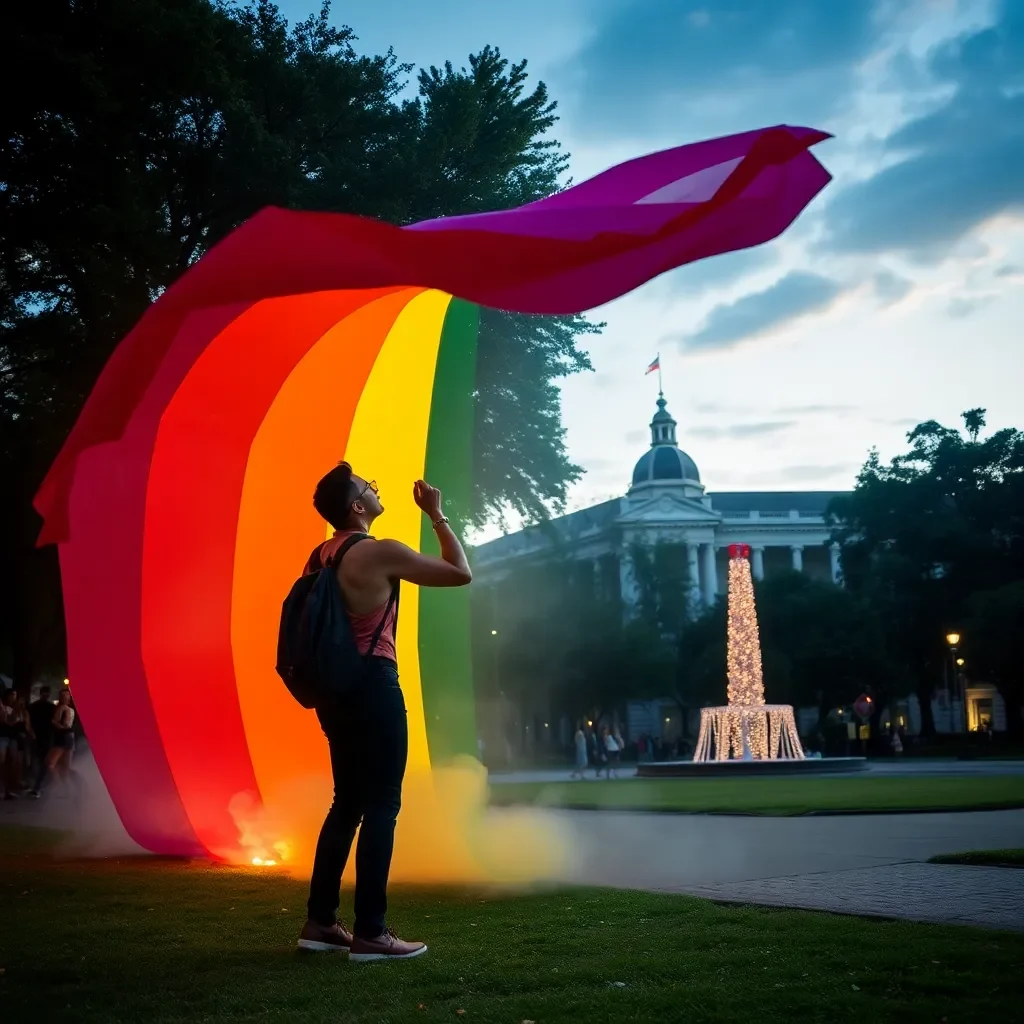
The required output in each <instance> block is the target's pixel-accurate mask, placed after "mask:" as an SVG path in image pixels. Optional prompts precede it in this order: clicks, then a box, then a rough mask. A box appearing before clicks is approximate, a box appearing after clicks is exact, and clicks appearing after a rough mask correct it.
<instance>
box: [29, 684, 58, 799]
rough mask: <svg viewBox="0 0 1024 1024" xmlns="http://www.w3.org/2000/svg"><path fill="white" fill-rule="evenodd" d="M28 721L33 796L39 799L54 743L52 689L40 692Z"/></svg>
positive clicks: (30, 710)
mask: <svg viewBox="0 0 1024 1024" xmlns="http://www.w3.org/2000/svg"><path fill="white" fill-rule="evenodd" d="M28 720H29V724H30V725H31V726H32V733H33V737H34V738H33V740H32V755H33V756H32V771H33V773H34V776H35V778H34V781H33V784H32V790H31V795H32V796H34V797H38V796H39V793H40V787H41V786H42V784H43V779H44V778H45V776H46V758H47V756H48V755H49V753H50V747H51V745H52V743H53V701H52V700H51V698H50V688H49V687H48V686H44V687H42V688H41V689H40V690H39V697H38V698H37V699H36V700H34V701H32V703H31V704H29V706H28Z"/></svg>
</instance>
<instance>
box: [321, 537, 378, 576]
mask: <svg viewBox="0 0 1024 1024" xmlns="http://www.w3.org/2000/svg"><path fill="white" fill-rule="evenodd" d="M369 539H370V535H369V534H368V533H355V534H353V535H352V536H351V537H349V538H348V539H347V540H346V541H345V543H344V544H342V545H341V547H340V548H338V550H337V551H335V553H334V557H333V558H328V559H327V561H326V562H323V563H322V566H323V568H324V569H337V568H338V566H339V565H340V564H341V560H342V559H343V558H344V557H345V556H346V555H347V554H348V553H349V551H351V550H352V548H354V547H355V546H356V545H357V544H358V543H359V542H360V541H361V540H369Z"/></svg>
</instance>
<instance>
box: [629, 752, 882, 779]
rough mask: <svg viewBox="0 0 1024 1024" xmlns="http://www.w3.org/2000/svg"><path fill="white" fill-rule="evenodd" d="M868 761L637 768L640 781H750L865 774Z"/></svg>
mask: <svg viewBox="0 0 1024 1024" xmlns="http://www.w3.org/2000/svg"><path fill="white" fill-rule="evenodd" d="M867 767H868V761H867V758H866V757H806V758H794V759H792V760H789V759H784V758H772V759H768V758H766V759H764V760H761V761H743V760H731V761H650V762H647V763H643V764H639V765H637V769H636V774H637V776H638V778H641V779H680V778H690V779H708V778H711V777H713V776H717V777H719V778H721V777H725V776H728V777H731V778H739V777H743V778H749V777H750V776H752V775H839V774H845V773H848V772H862V771H865V770H866V769H867Z"/></svg>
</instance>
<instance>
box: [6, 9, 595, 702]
mask: <svg viewBox="0 0 1024 1024" xmlns="http://www.w3.org/2000/svg"><path fill="white" fill-rule="evenodd" d="M5 24H7V26H8V31H9V42H8V46H9V48H10V50H11V52H17V53H18V55H19V57H20V58H21V62H22V66H23V67H31V68H32V87H31V88H22V87H17V88H13V87H12V88H9V89H8V90H7V91H6V94H5V103H4V113H3V118H4V131H3V133H2V134H0V223H2V225H3V228H2V239H0V331H2V334H0V474H2V478H3V481H4V494H5V499H4V502H3V503H2V511H0V515H2V516H3V520H2V524H0V525H2V527H3V529H2V531H0V533H2V541H0V562H2V570H3V573H2V574H3V578H4V579H5V581H8V586H7V587H6V589H5V595H6V596H5V601H6V606H5V608H4V613H5V614H4V626H5V627H6V628H5V629H4V631H3V632H4V633H5V634H6V637H5V640H6V643H7V645H8V646H10V645H11V643H12V637H13V638H16V639H17V644H16V645H15V649H14V651H13V653H8V656H7V658H6V660H8V661H11V660H12V659H13V662H14V664H13V667H14V670H15V674H16V675H17V677H18V678H19V680H21V681H22V682H24V681H25V680H26V679H28V678H30V677H31V676H32V675H33V674H34V673H35V672H36V671H37V670H39V669H41V668H44V667H47V668H55V667H57V666H58V665H59V661H60V652H59V642H58V638H59V635H60V630H59V623H60V615H59V607H60V602H59V591H58V589H57V588H58V587H59V581H58V579H57V575H56V570H55V559H54V556H53V553H52V552H44V553H35V552H34V551H33V549H32V545H33V542H34V537H35V533H36V530H37V526H38V524H37V522H36V519H35V516H34V514H33V513H32V511H31V508H30V501H31V497H32V495H33V493H34V491H35V489H36V487H37V486H38V484H39V482H40V480H41V478H42V476H43V474H44V473H45V470H46V468H47V467H48V465H49V463H50V462H51V460H52V458H53V457H54V455H55V454H56V452H57V450H58V448H59V446H60V444H61V442H62V441H63V439H64V437H65V436H66V435H67V432H68V430H69V429H70V427H71V425H72V423H73V422H74V419H75V417H76V416H77V413H78V410H79V409H80V407H81V404H82V402H83V401H84V399H85V397H86V395H87V394H88V392H89V390H90V388H91V387H92V384H93V382H94V381H95V379H96V377H97V375H98V374H99V372H100V370H101V369H102V367H103V365H104V364H105V362H106V360H107V359H108V358H109V356H110V354H111V352H112V351H113V349H114V347H115V345H116V344H117V342H118V341H119V340H120V338H122V337H123V336H124V335H125V333H127V331H128V330H129V329H130V327H131V326H132V325H133V324H134V323H135V321H136V320H137V319H138V318H139V316H140V315H141V314H142V312H143V311H144V309H145V308H146V306H147V305H148V304H149V303H150V302H151V301H152V300H153V299H154V298H155V297H157V296H158V295H159V294H160V293H161V291H162V290H163V289H165V288H166V287H167V286H168V285H169V284H170V283H171V282H172V281H174V280H175V278H177V277H178V276H179V275H180V274H181V273H182V272H183V271H184V270H186V269H187V268H188V267H189V266H190V265H191V264H192V263H193V262H194V261H195V260H196V259H198V258H199V257H200V256H201V255H202V254H203V252H205V251H206V249H207V248H209V246H211V245H212V244H214V243H215V242H217V241H218V240H219V239H220V238H222V237H223V236H224V235H225V234H227V233H228V232H229V231H231V230H232V229H233V228H234V227H236V226H237V225H238V224H239V223H241V222H242V221H243V220H245V219H246V218H247V217H249V216H251V215H252V214H253V213H254V212H256V211H257V210H258V209H260V208H261V207H263V206H266V205H268V204H275V205H280V206H287V207H292V208H299V209H316V210H325V211H343V212H348V213H356V214H363V215H369V216H375V217H382V218H386V219H388V220H390V221H393V222H396V223H408V222H410V221H414V220H418V219H422V218H426V217H436V216H440V215H447V214H458V213H467V212H472V211H477V210H485V209H497V208H502V207H509V206H515V205H518V204H521V203H524V202H528V201H531V200H534V199H538V198H541V197H542V196H545V195H548V194H550V193H552V192H554V191H557V190H558V189H559V188H561V187H563V186H564V185H565V184H566V181H565V172H566V168H567V164H568V154H566V153H565V152H564V151H563V150H562V149H561V148H560V146H559V143H558V142H557V140H556V139H555V138H553V137H552V136H551V131H552V129H553V127H554V125H555V123H556V120H557V117H556V114H555V103H554V102H553V101H552V100H551V99H550V97H549V95H548V92H547V89H546V87H545V85H544V84H543V83H542V82H537V83H531V82H530V80H529V78H528V73H527V65H526V61H525V60H524V61H520V62H518V63H510V62H509V61H508V60H507V59H506V58H505V57H503V56H502V54H501V52H500V51H499V50H498V49H497V48H495V47H490V46H489V47H485V48H484V49H483V50H482V51H480V52H479V53H476V54H472V55H470V56H469V59H468V66H466V67H457V66H454V65H453V64H451V63H446V64H444V65H443V66H442V67H431V68H429V69H425V70H423V71H421V72H420V73H419V77H418V81H417V84H418V94H417V95H415V96H414V97H412V98H406V97H405V96H404V89H405V86H406V84H407V80H408V76H409V74H410V72H411V71H412V68H411V66H410V65H408V64H403V63H401V62H400V60H399V58H398V57H397V56H396V55H395V54H394V53H393V52H392V51H390V50H389V51H388V52H387V53H385V54H377V55H366V54H362V53H360V52H359V51H358V49H357V39H356V36H355V34H354V32H353V30H352V29H350V28H347V27H340V28H339V27H336V26H334V25H332V24H331V20H330V9H329V4H328V3H327V2H324V4H323V6H322V8H321V9H320V10H319V12H316V13H313V14H311V15H310V16H309V17H308V18H307V19H305V20H304V21H302V22H299V23H298V24H294V25H289V24H288V23H287V22H286V21H285V19H284V18H282V16H281V14H280V12H279V11H278V9H277V7H276V6H275V5H274V4H273V3H271V2H269V0H250V2H249V3H247V4H245V5H241V6H239V5H236V4H233V3H228V2H227V0H173V2H172V0H108V2H105V3H102V4H84V3H72V2H63V3H58V4H45V5H32V4H22V5H18V6H17V7H15V8H14V9H12V11H11V12H10V13H9V14H8V16H7V18H6V21H5ZM599 329H600V328H599V326H596V325H593V324H591V323H589V322H588V321H587V320H586V319H585V318H583V317H572V316H569V317H555V318H550V317H529V316H513V315H510V314H504V313H500V312H497V311H494V310H484V311H482V317H481V330H480V341H479V355H478V365H477V379H476V391H477V400H478V410H479V427H478V429H477V430H476V431H475V433H474V445H475V448H474V458H475V462H476V472H475V474H474V475H475V480H476V491H475V503H474V507H473V509H471V510H468V515H467V516H466V518H468V519H469V520H470V521H473V522H476V523H481V522H483V521H485V520H486V519H487V518H491V517H494V516H495V515H498V514H501V513H502V512H504V511H506V510H509V509H512V510H514V511H516V512H518V513H520V514H522V515H524V516H526V517H528V518H540V517H542V516H543V515H544V514H545V513H546V511H547V510H548V509H549V508H555V509H559V508H561V507H562V505H563V503H564V500H565V494H566V487H567V486H568V485H569V484H570V483H571V482H572V481H573V480H575V479H577V478H578V477H579V475H580V473H581V470H580V469H579V467H577V466H574V465H573V464H572V463H571V462H570V461H569V459H568V457H567V455H566V449H565V444H564V432H563V430H562V426H561V419H560V409H559V403H558V392H557V388H556V385H555V382H556V381H557V380H558V379H559V378H560V377H562V376H564V375H566V374H570V373H574V372H577V371H580V370H584V369H587V368H588V367H589V365H590V364H589V362H588V358H587V356H586V354H585V352H584V351H582V350H581V349H580V348H579V347H578V345H577V342H576V339H577V338H578V337H579V336H580V335H585V334H587V333H593V332H594V331H596V330H599ZM32 637H37V638H38V639H37V640H35V641H33V640H31V639H30V638H32Z"/></svg>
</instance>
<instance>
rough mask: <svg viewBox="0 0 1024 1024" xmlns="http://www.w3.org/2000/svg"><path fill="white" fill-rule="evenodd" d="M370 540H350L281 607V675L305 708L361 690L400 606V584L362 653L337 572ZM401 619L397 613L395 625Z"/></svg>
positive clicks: (305, 578) (299, 581)
mask: <svg viewBox="0 0 1024 1024" xmlns="http://www.w3.org/2000/svg"><path fill="white" fill-rule="evenodd" d="M367 539H369V538H368V535H367V534H365V533H358V534H356V535H355V536H353V537H349V538H348V540H346V541H345V543H344V544H342V545H341V547H340V548H339V549H338V551H337V553H336V554H335V556H334V557H333V558H331V559H329V560H328V562H327V563H326V564H325V565H322V566H321V567H320V568H319V569H317V570H314V571H312V572H309V573H306V574H305V575H303V576H300V577H299V578H298V579H297V580H296V581H295V583H294V584H293V585H292V589H291V590H290V591H289V592H288V596H287V597H286V598H285V599H284V604H283V605H282V607H281V627H280V630H279V631H278V635H277V674H278V675H279V676H280V677H281V678H282V679H283V680H284V684H285V686H287V687H288V690H289V692H290V693H291V695H292V696H293V697H294V698H295V699H296V700H297V701H298V702H299V703H300V704H301V705H302V706H303V707H304V708H315V707H317V706H318V705H321V704H325V703H329V702H331V701H336V700H338V699H340V698H344V697H346V696H348V695H350V694H351V693H353V692H354V691H355V690H357V689H358V687H359V685H360V683H361V682H362V680H363V678H364V674H365V669H366V658H368V657H369V656H370V655H371V654H373V652H374V650H375V649H376V647H377V643H378V641H379V640H380V637H381V633H382V632H383V631H384V626H385V625H386V624H387V621H388V617H389V615H390V614H391V609H392V607H393V606H396V605H397V603H398V585H397V584H396V585H395V587H394V589H393V590H392V591H391V596H390V597H389V598H388V603H387V606H386V607H385V609H384V614H383V616H382V617H381V620H380V624H379V625H378V626H377V631H376V632H375V633H374V635H373V639H372V641H371V642H370V649H369V651H368V652H367V653H366V654H365V655H362V654H360V653H359V650H358V648H357V647H356V641H355V636H354V635H353V633H352V624H351V623H350V622H349V617H348V612H347V610H346V608H345V599H344V597H343V596H342V593H341V587H340V586H338V578H337V569H338V565H339V563H340V562H341V560H342V558H344V557H345V555H346V554H347V553H348V551H349V550H350V549H351V548H352V547H354V546H355V545H356V544H358V543H359V542H360V541H363V540H367ZM397 618H398V613H397V608H396V611H395V619H396V624H397Z"/></svg>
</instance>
